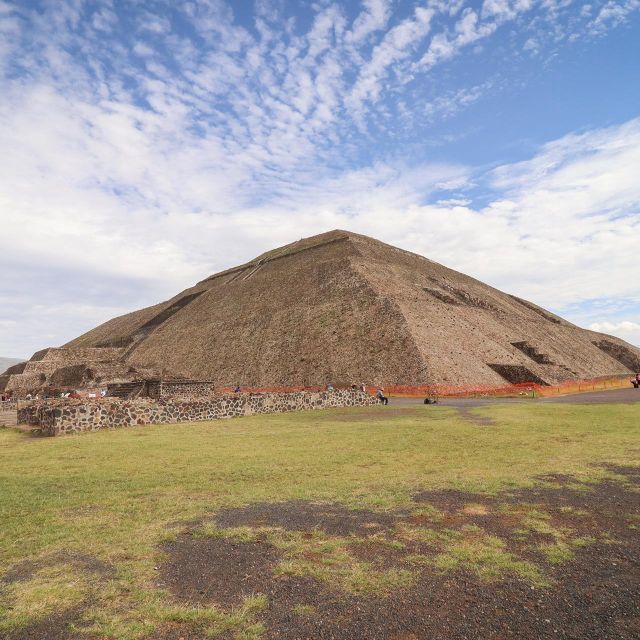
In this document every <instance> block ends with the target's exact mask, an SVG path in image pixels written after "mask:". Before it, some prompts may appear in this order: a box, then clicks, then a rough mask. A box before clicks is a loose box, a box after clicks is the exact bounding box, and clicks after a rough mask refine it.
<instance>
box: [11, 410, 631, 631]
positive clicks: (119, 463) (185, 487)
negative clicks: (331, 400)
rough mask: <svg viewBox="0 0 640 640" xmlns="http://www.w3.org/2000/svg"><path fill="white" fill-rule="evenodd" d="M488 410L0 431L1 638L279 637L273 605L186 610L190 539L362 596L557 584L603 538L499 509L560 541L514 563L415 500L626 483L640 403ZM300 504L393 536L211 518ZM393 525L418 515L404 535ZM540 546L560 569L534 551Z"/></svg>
mask: <svg viewBox="0 0 640 640" xmlns="http://www.w3.org/2000/svg"><path fill="white" fill-rule="evenodd" d="M474 411H477V412H478V415H482V416H484V417H485V418H490V419H491V420H492V421H493V424H491V425H484V426H483V425H479V424H477V423H474V422H472V421H469V420H466V419H464V417H463V416H460V415H458V413H457V412H456V411H455V410H454V409H451V408H445V407H422V406H417V407H406V408H395V407H387V408H385V407H375V408H361V409H349V410H330V411H324V412H317V413H296V414H283V415H271V416H256V417H251V418H240V419H233V420H226V421H220V422H216V423H197V424H194V423H191V424H185V425H175V426H145V427H139V428H131V429H122V430H116V431H111V432H108V431H102V432H97V433H94V434H87V435H82V436H77V437H71V436H69V437H60V438H49V439H47V438H35V437H29V436H27V435H25V434H23V433H21V432H18V431H16V430H11V429H4V430H3V429H0V522H1V523H2V524H1V527H0V636H2V634H3V633H4V634H5V635H6V636H7V637H15V638H22V637H25V638H27V637H33V638H37V637H38V636H37V633H38V632H36V631H34V629H36V630H37V629H46V625H47V624H54V623H55V620H56V619H57V618H56V616H57V617H59V618H60V620H61V624H62V623H64V625H63V626H64V633H63V632H60V631H57V633H61V634H62V635H59V636H55V637H60V638H62V637H79V638H82V637H96V638H112V639H116V638H117V639H121V640H124V639H134V638H136V639H137V638H145V637H148V638H156V637H157V638H173V637H174V636H173V635H171V634H172V633H173V631H172V630H175V629H178V628H179V629H185V631H182V632H176V635H175V637H176V638H178V637H185V638H187V637H215V636H216V635H220V634H223V635H224V634H231V635H230V636H229V635H226V636H224V637H239V638H258V637H260V636H261V635H263V634H264V633H266V627H265V625H264V623H263V622H261V618H260V616H261V613H260V612H261V611H263V610H264V609H265V608H266V607H267V606H268V604H269V603H268V597H266V596H264V595H259V594H254V595H249V596H247V597H244V598H242V599H241V600H240V601H238V602H237V603H236V604H233V603H231V604H229V606H216V605H215V604H211V603H209V604H206V603H205V604H202V603H194V602H193V601H191V602H188V601H181V600H180V599H177V598H176V597H175V594H173V595H172V593H171V589H170V588H169V587H168V586H167V584H168V582H167V581H166V580H164V579H162V580H160V579H159V577H158V576H159V574H160V572H161V571H163V570H162V565H163V563H165V562H166V561H167V554H168V553H169V552H168V551H167V550H168V549H171V548H172V547H171V544H176V541H180V540H183V538H184V535H185V531H188V533H189V536H190V542H189V544H191V543H192V542H193V541H196V542H197V541H198V540H206V541H207V544H210V545H219V544H225V543H227V542H229V541H232V542H233V543H234V544H236V546H237V545H240V544H242V543H246V544H249V543H252V542H253V543H256V542H257V541H260V542H261V543H262V544H265V545H268V547H269V549H275V550H276V551H274V553H276V554H278V560H277V561H274V562H276V565H277V566H276V567H275V569H274V575H276V576H294V577H296V576H297V577H307V578H312V579H313V580H315V581H317V582H318V583H322V584H323V585H326V587H327V588H336V589H338V588H339V589H341V590H342V591H343V592H344V593H348V594H355V596H363V595H371V596H375V597H383V596H384V595H385V594H387V595H388V594H389V593H393V592H394V591H395V590H399V589H400V590H401V589H404V588H406V587H407V586H408V585H411V584H412V583H413V582H415V580H416V579H417V578H416V576H417V575H418V572H419V571H421V570H422V567H423V566H429V567H430V570H432V571H434V572H436V573H438V574H440V573H443V572H447V571H458V570H461V569H464V570H466V571H471V572H474V573H475V575H477V576H478V577H479V578H480V579H483V580H489V581H491V580H496V579H500V578H501V577H502V576H506V575H509V576H515V577H517V578H518V579H519V580H524V581H528V583H530V584H531V585H532V588H533V587H536V588H539V589H545V588H547V587H548V586H549V584H550V580H551V578H550V577H549V575H548V572H547V570H546V567H548V566H551V565H554V564H560V563H562V562H565V561H570V560H571V558H573V556H574V554H575V553H576V550H577V549H579V548H581V547H583V546H586V545H589V544H591V543H592V542H593V540H592V539H591V537H590V536H585V535H578V533H579V532H577V528H576V527H573V528H567V527H563V526H560V525H559V524H558V523H557V522H555V521H554V520H553V518H551V517H550V516H549V513H545V512H544V511H541V510H540V509H539V508H535V509H534V508H533V507H526V506H525V507H522V506H518V504H514V503H513V502H511V503H509V502H508V501H505V502H504V503H503V502H500V500H498V502H497V503H495V504H494V503H492V504H494V506H493V507H492V509H495V512H496V513H498V512H499V513H500V514H506V515H505V517H506V516H508V517H509V522H511V523H512V529H513V531H516V532H518V535H519V536H520V538H519V539H522V540H525V539H528V538H526V536H527V535H530V534H531V536H533V534H534V533H535V534H537V535H538V536H540V535H542V536H544V542H543V543H542V542H540V539H538V538H536V539H535V540H534V538H533V537H531V538H530V541H531V542H530V544H529V543H527V544H529V547H526V545H525V546H521V547H518V549H520V551H522V553H520V551H518V552H515V551H514V550H513V549H512V548H511V547H509V546H508V545H507V544H506V542H505V540H506V538H504V539H503V537H501V536H500V535H496V534H495V533H492V532H491V531H489V530H488V529H483V528H482V527H481V526H478V525H477V524H474V523H473V522H472V521H469V522H466V523H465V522H462V523H457V524H456V525H455V526H454V525H451V526H449V525H447V526H446V527H445V526H442V522H443V520H442V518H443V516H442V514H443V509H442V507H441V506H439V505H438V504H436V502H433V503H431V502H430V501H429V500H428V499H427V500H426V501H422V502H416V500H415V499H414V496H415V495H416V494H417V493H419V492H425V491H426V492H429V491H431V492H435V491H436V490H442V489H455V490H458V491H459V492H465V493H466V494H469V493H477V494H480V495H484V496H486V495H487V494H491V495H493V496H498V497H499V496H501V495H503V494H505V492H507V493H508V492H509V491H517V490H522V489H526V488H531V487H533V486H535V485H541V486H543V485H545V482H547V481H545V480H541V479H540V477H541V476H544V475H550V474H563V475H564V476H571V481H570V483H569V486H573V485H575V487H576V488H578V489H579V490H581V491H584V490H586V491H588V490H589V487H590V486H591V485H593V486H595V485H596V484H597V483H598V482H600V481H602V480H604V479H606V478H618V479H620V477H619V476H617V475H616V472H615V470H614V469H613V467H611V466H609V467H607V466H603V465H616V466H627V467H628V466H636V465H638V464H640V444H639V443H640V407H639V406H637V405H635V406H634V405H599V406H580V405H562V406H560V405H536V406H528V405H526V404H518V405H511V406H508V405H495V406H491V407H484V408H482V409H477V410H474ZM547 483H548V482H547ZM434 495H437V492H436V493H434ZM291 501H304V504H316V503H318V502H321V503H325V502H326V503H330V504H332V505H339V506H340V509H342V508H343V507H344V510H345V512H347V510H366V512H365V513H366V514H367V515H366V518H368V519H369V520H374V521H375V519H376V518H377V517H379V518H381V522H383V525H379V526H380V527H382V529H378V530H375V531H373V533H372V534H368V533H366V532H365V533H363V531H362V530H355V529H354V531H355V533H354V532H353V531H352V532H349V531H346V532H340V531H337V532H333V533H331V532H327V531H326V530H324V529H323V528H322V526H315V527H310V528H309V531H308V532H307V533H306V534H303V533H301V531H300V530H289V529H287V528H286V527H282V526H274V525H273V524H269V523H268V522H267V524H265V525H264V526H258V525H252V526H246V525H242V524H239V525H238V526H230V527H226V528H223V527H221V526H219V525H218V524H216V522H215V521H213V520H212V518H213V516H214V515H215V514H216V513H218V512H221V511H222V510H229V509H234V508H235V509H236V510H237V509H238V508H240V507H244V506H248V505H252V504H254V503H277V502H285V503H289V504H303V502H300V503H291ZM474 504H475V503H474V500H467V501H466V502H464V504H463V505H462V506H461V509H462V512H464V513H468V514H469V517H470V518H472V517H473V516H474V515H479V516H482V515H483V509H484V510H485V511H486V505H483V504H479V505H475V506H474ZM523 504H525V505H526V504H528V503H523ZM332 508H333V507H332ZM336 508H338V507H336ZM567 508H568V509H569V507H567ZM465 509H466V511H464V510H465ZM474 509H475V511H474ZM238 512H240V511H238ZM336 513H337V512H336ZM356 513H359V512H356ZM388 514H403V515H402V518H403V519H402V521H397V522H394V523H392V524H389V523H388V522H387V521H385V520H384V517H385V515H388ZM484 515H486V513H484ZM578 515H579V514H578ZM394 517H396V516H394ZM366 518H365V519H366ZM438 523H440V524H438ZM374 524H375V522H374ZM638 524H640V523H638ZM629 526H636V525H634V524H631V525H629ZM391 531H392V533H390V532H391ZM514 539H515V538H514ZM372 544H374V545H377V546H378V547H380V548H381V549H385V550H386V551H384V552H381V553H380V554H378V555H379V557H382V556H384V553H387V551H388V553H389V554H393V553H395V552H400V551H402V550H408V551H407V554H406V557H403V560H402V562H401V563H399V564H397V566H396V565H394V566H391V565H388V566H387V565H385V566H382V565H380V566H378V565H379V558H378V557H376V558H373V559H372V557H370V556H371V553H369V555H367V553H366V551H367V549H369V551H370V547H371V545H372ZM522 544H523V545H524V542H523V543H522ZM421 545H422V546H421ZM535 545H537V546H536V549H535V550H537V552H540V553H541V554H542V555H541V556H540V557H541V558H543V560H544V558H546V560H544V561H543V560H541V561H540V562H537V561H536V560H535V557H534V556H532V555H531V554H529V552H528V551H527V552H525V551H523V550H525V547H526V549H529V548H531V549H532V548H533V546H535ZM221 548H223V547H221ZM224 548H226V547H224ZM234 548H236V547H234ZM211 549H214V550H215V549H217V547H215V546H212V547H211ZM425 549H427V551H425ZM514 549H515V547H514ZM429 550H431V551H432V553H431V552H430V551H429ZM409 551H411V553H409ZM194 553H195V552H194ZM291 608H292V611H293V612H294V614H295V615H298V616H300V617H302V618H303V617H304V616H307V617H308V616H311V615H312V614H313V610H314V607H313V605H312V604H309V603H306V604H305V603H293V604H292V605H291ZM292 615H293V614H292ZM38 625H41V626H40V627H39V626H38ZM42 625H45V626H44V627H42ZM189 629H191V630H193V629H197V630H198V633H200V634H201V635H197V636H195V635H189V633H192V632H189ZM39 633H44V631H40V632H39ZM180 633H182V635H180ZM21 634H22V635H21ZM64 634H67V635H64ZM234 634H235V636H234ZM42 637H47V636H46V635H43V636H42ZM51 637H54V636H53V635H51Z"/></svg>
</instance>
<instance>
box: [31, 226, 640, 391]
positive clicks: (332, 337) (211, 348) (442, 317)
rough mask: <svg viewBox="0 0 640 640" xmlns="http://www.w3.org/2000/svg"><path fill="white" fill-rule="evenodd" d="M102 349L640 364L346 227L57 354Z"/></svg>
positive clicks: (213, 373)
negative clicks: (349, 230)
mask: <svg viewBox="0 0 640 640" xmlns="http://www.w3.org/2000/svg"><path fill="white" fill-rule="evenodd" d="M101 350H104V353H105V354H107V352H108V355H109V357H108V358H105V359H103V360H104V361H105V362H106V361H107V360H111V361H112V362H113V363H114V366H116V363H117V366H119V367H122V366H124V367H130V368H131V369H132V370H147V371H150V370H155V371H160V370H162V371H164V372H165V373H166V372H170V373H171V375H174V376H178V377H179V376H181V377H184V378H190V379H205V380H212V381H214V382H215V383H216V384H217V385H220V386H233V385H236V384H240V385H246V386H257V387H269V386H290V385H323V384H328V383H334V384H343V383H351V382H360V381H363V382H365V383H369V384H408V385H422V384H454V385H478V384H483V385H491V384H496V385H500V384H505V382H508V383H517V382H538V383H539V384H555V383H558V382H561V381H564V380H567V379H571V378H573V379H578V378H593V377H599V376H610V375H618V374H629V373H631V372H632V371H635V370H640V349H638V348H636V347H634V346H632V345H630V344H628V343H626V342H624V341H623V340H620V339H619V338H615V337H613V336H608V335H604V334H600V333H595V332H592V331H587V330H585V329H581V328H579V327H577V326H575V325H573V324H571V323H570V322H567V321H566V320H564V319H562V318H560V317H558V316H557V315H554V314H552V313H550V312H548V311H545V310H544V309H542V308H541V307H539V306H537V305H535V304H532V303H531V302H528V301H526V300H522V299H520V298H517V297H515V296H511V295H509V294H506V293H503V292H501V291H499V290H497V289H494V288H493V287H490V286H488V285H486V284H483V283H482V282H479V281H478V280H475V279H474V278H471V277H469V276H466V275H464V274H462V273H459V272H457V271H454V270H452V269H448V268H447V267H444V266H442V265H440V264H438V263H436V262H433V261H431V260H428V259H427V258H424V257H422V256H419V255H416V254H414V253H410V252H408V251H404V250H402V249H398V248H396V247H393V246H390V245H388V244H385V243H383V242H380V241H378V240H374V239H372V238H369V237H366V236H362V235H358V234H355V233H351V232H347V231H340V230H336V231H331V232H328V233H324V234H321V235H317V236H313V237H311V238H306V239H303V240H299V241H298V242H294V243H292V244H289V245H286V246H284V247H281V248H279V249H275V250H273V251H269V252H267V253H264V254H262V255H260V256H258V257H257V258H255V259H254V260H252V261H250V262H248V263H246V264H243V265H241V266H238V267H234V268H232V269H227V270H226V271H222V272H220V273H216V274H214V275H212V276H210V277H208V278H206V279H205V280H202V281H201V282H199V283H197V284H196V285H195V286H193V287H191V288H189V289H186V290H185V291H182V292H181V293H179V294H178V295H176V296H175V297H173V298H171V299H170V300H168V301H166V302H162V303H160V304H157V305H154V306H152V307H147V308H145V309H141V310H139V311H134V312H133V313H129V314H126V315H124V316H120V317H117V318H114V319H112V320H109V321H108V322H106V323H104V324H102V325H100V326H98V327H96V328H95V329H93V330H91V331H89V332H88V333H85V334H84V335H82V336H80V337H78V338H76V339H75V340H72V341H71V342H69V343H68V344H66V345H64V347H63V348H62V349H60V350H58V351H60V352H65V353H68V354H80V356H78V358H76V359H75V360H74V362H75V363H76V365H75V366H78V365H77V362H78V359H80V360H81V359H82V356H81V354H82V353H87V354H91V357H92V358H93V360H94V361H95V360H101V359H100V358H99V357H98V356H97V355H96V354H99V353H100V352H101ZM56 357H57V356H56ZM27 368H28V367H27ZM36 368H37V367H36ZM105 375H106V374H105Z"/></svg>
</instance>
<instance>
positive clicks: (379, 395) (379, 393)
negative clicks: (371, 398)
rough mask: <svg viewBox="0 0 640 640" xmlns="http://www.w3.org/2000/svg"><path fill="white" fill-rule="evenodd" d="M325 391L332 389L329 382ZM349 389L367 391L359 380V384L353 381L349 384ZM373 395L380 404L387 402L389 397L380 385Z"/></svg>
mask: <svg viewBox="0 0 640 640" xmlns="http://www.w3.org/2000/svg"><path fill="white" fill-rule="evenodd" d="M327 391H333V385H331V384H329V385H327ZM351 391H362V393H366V392H367V387H366V385H365V383H364V382H361V383H360V384H359V385H357V384H355V383H354V384H352V385H351ZM375 397H376V398H377V399H378V400H379V401H380V402H381V403H382V404H389V398H388V397H387V396H385V395H384V389H383V388H382V387H378V388H377V389H376V392H375Z"/></svg>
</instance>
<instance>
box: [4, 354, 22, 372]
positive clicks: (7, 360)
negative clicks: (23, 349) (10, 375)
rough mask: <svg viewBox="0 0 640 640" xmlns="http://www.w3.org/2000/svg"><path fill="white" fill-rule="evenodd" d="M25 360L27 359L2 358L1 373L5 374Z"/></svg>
mask: <svg viewBox="0 0 640 640" xmlns="http://www.w3.org/2000/svg"><path fill="white" fill-rule="evenodd" d="M25 360H26V358H3V357H2V356H0V373H4V372H5V371H6V370H7V369H8V368H9V367H12V366H13V365H14V364H19V363H20V362H24V361H25Z"/></svg>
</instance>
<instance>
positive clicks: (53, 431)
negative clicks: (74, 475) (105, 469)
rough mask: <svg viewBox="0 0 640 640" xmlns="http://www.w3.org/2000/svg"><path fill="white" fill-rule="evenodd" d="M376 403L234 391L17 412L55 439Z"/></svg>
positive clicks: (346, 393) (342, 395)
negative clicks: (201, 396) (136, 427)
mask: <svg viewBox="0 0 640 640" xmlns="http://www.w3.org/2000/svg"><path fill="white" fill-rule="evenodd" d="M377 403H378V401H377V400H376V399H375V398H374V397H372V396H370V395H368V394H366V393H363V392H361V391H350V390H340V391H330V392H327V391H317V392H309V391H296V392H292V393H235V394H228V395H221V396H215V397H212V398H204V399H201V400H178V399H162V398H161V399H159V400H152V399H148V398H143V399H139V400H120V399H116V398H104V399H100V400H94V401H80V400H75V401H68V400H67V401H62V400H56V401H49V402H39V403H33V404H32V405H30V406H28V407H25V408H22V409H19V410H18V422H19V423H20V424H28V425H31V426H36V427H39V428H40V430H41V432H42V433H43V434H44V435H48V436H55V435H59V434H65V433H80V432H82V431H97V430H98V429H111V428H114V427H130V426H134V425H143V424H170V423H176V422H192V421H199V420H218V419H220V418H233V417H238V416H250V415H254V414H259V413H282V412H286V411H307V410H312V409H327V408H331V407H355V406H367V405H374V404H377Z"/></svg>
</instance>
